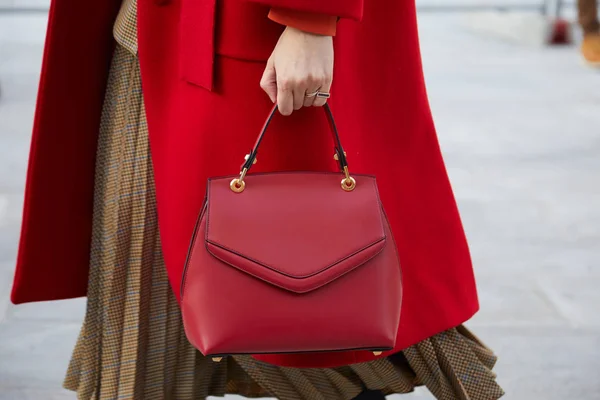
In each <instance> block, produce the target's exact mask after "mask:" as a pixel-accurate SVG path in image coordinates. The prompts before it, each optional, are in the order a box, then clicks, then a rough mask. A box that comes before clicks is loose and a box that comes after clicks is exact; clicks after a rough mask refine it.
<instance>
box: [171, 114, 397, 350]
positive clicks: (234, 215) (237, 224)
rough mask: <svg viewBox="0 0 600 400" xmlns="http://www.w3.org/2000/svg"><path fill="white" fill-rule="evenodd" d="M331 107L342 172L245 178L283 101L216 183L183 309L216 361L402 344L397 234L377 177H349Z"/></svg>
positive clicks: (200, 226)
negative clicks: (234, 171) (230, 172)
mask: <svg viewBox="0 0 600 400" xmlns="http://www.w3.org/2000/svg"><path fill="white" fill-rule="evenodd" d="M324 109H325V111H326V113H327V116H328V119H329V122H330V125H331V131H332V133H333V139H334V144H335V151H336V154H335V158H336V160H338V161H339V164H340V167H341V170H342V172H343V174H344V175H340V174H339V173H332V172H277V173H265V174H252V175H247V172H248V171H249V170H250V169H251V168H252V165H253V164H254V161H255V160H256V156H257V152H258V149H259V146H260V143H261V140H262V138H263V136H264V135H265V133H266V131H267V128H268V126H269V123H270V122H271V120H272V118H273V116H274V114H275V112H276V109H275V108H274V109H273V111H272V112H271V114H270V116H269V118H268V119H267V121H266V123H265V125H264V127H263V129H262V132H261V133H260V135H259V137H258V140H257V141H256V144H255V146H254V149H253V150H252V152H251V153H250V154H249V155H248V156H247V157H246V162H245V163H244V164H243V165H242V171H241V174H240V176H239V177H233V180H232V177H228V178H211V179H209V180H208V188H207V195H206V200H205V203H204V206H203V208H202V211H201V213H200V217H199V219H198V222H197V225H196V229H195V233H194V235H193V238H192V242H191V246H190V251H189V254H188V259H187V262H186V266H185V270H184V273H183V280H182V286H181V307H182V313H183V322H184V327H185V332H186V334H187V337H188V339H189V340H190V342H191V343H192V345H194V346H195V347H196V348H197V349H199V350H200V351H201V352H202V353H203V354H204V355H208V356H212V357H213V359H214V360H215V361H220V359H221V357H222V356H225V355H231V354H265V353H304V352H329V351H344V350H347V351H350V350H353V351H354V350H365V351H373V352H374V353H375V354H378V352H381V351H385V350H391V349H393V348H394V345H395V342H396V334H397V331H398V324H399V320H400V306H401V302H402V282H401V271H400V262H399V260H398V254H397V250H396V246H395V243H394V239H393V237H392V232H391V230H390V226H389V223H388V221H387V218H386V215H385V212H384V210H383V207H382V204H381V202H380V200H379V195H378V190H377V183H376V181H375V177H373V176H368V175H354V176H350V173H349V170H348V164H347V161H346V156H345V153H344V149H343V148H342V145H341V143H340V139H339V135H338V132H337V128H336V126H335V122H334V120H333V116H332V114H331V110H330V109H329V107H328V106H326V107H324ZM340 178H342V179H341V182H340Z"/></svg>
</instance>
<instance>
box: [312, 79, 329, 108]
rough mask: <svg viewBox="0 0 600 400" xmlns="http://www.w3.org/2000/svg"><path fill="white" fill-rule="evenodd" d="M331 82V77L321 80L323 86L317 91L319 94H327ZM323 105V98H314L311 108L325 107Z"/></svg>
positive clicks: (325, 100) (324, 99)
mask: <svg viewBox="0 0 600 400" xmlns="http://www.w3.org/2000/svg"><path fill="white" fill-rule="evenodd" d="M332 82H333V79H332V78H331V77H326V78H325V79H324V80H323V85H322V86H321V89H319V92H321V93H329V91H330V90H331V84H332ZM325 103H327V99H326V98H323V97H315V101H314V102H313V106H315V107H323V106H324V105H325Z"/></svg>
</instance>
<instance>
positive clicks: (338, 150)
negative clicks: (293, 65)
mask: <svg viewBox="0 0 600 400" xmlns="http://www.w3.org/2000/svg"><path fill="white" fill-rule="evenodd" d="M323 109H324V110H325V114H326V116H327V121H328V122H329V127H330V130H331V135H332V137H333V144H334V148H335V154H334V156H333V157H334V159H335V160H336V161H338V162H339V164H340V170H341V171H342V172H343V173H344V175H345V178H344V179H342V183H341V186H342V189H344V190H345V191H347V192H351V191H353V190H354V188H355V187H356V181H355V180H354V178H352V177H351V176H350V172H349V170H348V161H347V160H346V152H345V151H344V148H343V147H342V142H341V141H340V135H339V133H338V130H337V126H336V124H335V120H334V119H333V113H332V112H331V108H330V107H329V104H327V103H325V105H324V106H323ZM277 110H278V108H277V104H275V105H274V106H273V108H272V109H271V112H270V113H269V116H268V117H267V120H266V121H265V124H264V125H263V127H262V130H261V132H260V134H259V135H258V138H257V139H256V143H255V144H254V148H253V149H252V151H251V152H250V154H247V155H246V157H245V162H244V164H242V168H241V171H240V177H239V178H235V179H233V180H232V181H231V183H230V184H229V187H230V188H231V190H233V191H234V192H235V193H241V192H243V191H244V189H245V188H246V182H245V181H244V178H245V177H246V174H247V173H248V171H250V169H251V168H252V166H253V165H254V164H256V160H257V158H256V156H257V154H258V149H259V147H260V144H261V142H262V140H263V138H264V136H265V133H266V132H267V128H268V127H269V125H270V124H271V121H272V120H273V117H274V116H275V114H276V113H277Z"/></svg>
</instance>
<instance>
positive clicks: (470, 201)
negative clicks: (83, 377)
mask: <svg viewBox="0 0 600 400" xmlns="http://www.w3.org/2000/svg"><path fill="white" fill-rule="evenodd" d="M5 1H6V0H5ZM463 21H464V20H463V16H461V15H452V16H449V15H446V14H424V15H422V16H421V26H420V27H421V37H422V43H423V53H424V62H425V69H426V77H427V83H428V88H429V92H430V96H431V103H432V107H433V110H434V114H435V118H436V122H437V126H438V130H439V135H440V140H441V143H442V147H443V150H444V153H445V156H446V161H447V165H448V169H449V173H450V176H451V179H452V182H453V184H454V187H455V190H456V195H457V198H458V201H459V204H460V208H461V211H462V214H463V217H464V224H465V228H466V231H467V234H468V236H469V239H470V242H471V246H472V252H473V258H474V261H475V265H476V273H477V277H478V280H479V288H480V296H481V304H482V311H481V313H480V314H479V315H477V317H476V318H475V319H474V320H473V321H471V323H470V324H469V326H470V327H471V328H472V329H473V330H475V331H476V332H477V333H478V334H479V335H480V336H481V337H482V338H483V339H484V340H485V341H486V342H488V344H489V345H490V346H492V347H493V348H494V349H495V350H496V351H497V353H498V354H499V355H500V362H499V364H498V367H497V371H498V374H499V381H500V383H501V384H502V385H503V386H504V387H505V389H506V390H507V392H508V395H507V398H508V399H515V400H532V399H533V400H537V399H540V400H542V399H543V400H564V399H576V400H594V399H600V373H599V372H598V370H600V313H599V308H598V305H599V304H600V292H599V291H598V287H600V247H599V242H600V207H599V205H600V129H599V127H600V90H598V88H600V71H593V70H590V69H586V68H584V67H583V66H582V65H581V63H580V61H579V58H578V56H577V53H576V52H575V49H574V48H572V47H566V48H553V49H550V48H538V47H529V46H526V45H519V44H517V43H514V42H505V41H501V40H498V39H494V38H491V37H489V36H482V35H480V34H477V33H474V32H473V31H472V30H471V29H466V28H465V26H467V25H468V24H464V23H463ZM44 23H45V16H44V15H34V14H29V15H22V16H19V15H14V14H13V15H1V14H0V86H1V90H2V95H1V98H0V400H26V399H47V400H52V399H61V400H62V399H74V396H73V395H72V394H70V393H68V392H66V391H63V390H61V389H60V384H61V380H62V375H63V372H64V370H65V366H66V363H67V360H68V358H69V353H70V351H71V348H72V346H73V343H74V341H75V338H76V335H77V333H78V329H79V325H80V322H81V318H82V315H83V308H84V302H83V301H80V300H78V301H65V302H55V303H52V304H36V305H26V306H20V307H17V308H15V307H12V306H10V305H9V304H8V300H7V298H8V297H7V296H8V290H9V286H10V280H11V278H12V273H13V262H14V258H15V252H16V245H17V235H18V228H19V219H20V208H21V203H22V189H23V181H24V176H25V165H26V164H25V163H26V157H27V150H28V144H29V131H30V128H31V116H32V112H33V106H34V97H35V91H36V84H37V78H38V71H39V63H40V57H41V43H42V38H43V35H44ZM415 397H418V398H431V396H430V395H429V394H427V393H426V392H424V391H420V392H417V393H416V394H414V395H408V396H405V397H403V398H406V399H410V398H415Z"/></svg>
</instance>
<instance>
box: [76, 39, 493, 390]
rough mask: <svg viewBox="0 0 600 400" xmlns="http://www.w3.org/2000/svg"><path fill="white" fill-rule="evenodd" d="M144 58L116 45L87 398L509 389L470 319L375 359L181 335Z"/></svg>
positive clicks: (79, 375)
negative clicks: (212, 352)
mask: <svg viewBox="0 0 600 400" xmlns="http://www.w3.org/2000/svg"><path fill="white" fill-rule="evenodd" d="M149 147H150V145H149V141H148V127H147V123H146V116H145V112H144V105H143V101H142V86H141V80H140V71H139V63H138V59H137V56H136V55H135V53H132V52H131V49H128V48H127V47H123V46H120V45H118V46H117V48H116V50H115V54H114V58H113V63H112V67H111V72H110V76H109V81H108V88H107V92H106V99H105V104H104V109H103V115H102V120H101V128H100V137H99V143H98V154H97V166H96V180H95V199H94V221H93V232H92V246H91V258H90V277H89V287H88V303H87V311H86V316H85V321H84V324H83V327H82V330H81V333H80V336H79V338H78V340H77V344H76V347H75V350H74V352H73V357H72V359H71V362H70V365H69V369H68V372H67V376H66V379H65V383H64V385H65V387H66V388H68V389H70V390H73V391H75V392H76V393H77V396H78V398H79V399H82V400H90V399H99V400H100V399H107V400H108V399H133V400H163V399H168V400H197V399H205V398H206V397H208V396H223V395H225V394H226V393H235V394H240V395H243V396H246V397H252V398H255V397H275V398H278V399H283V400H301V399H306V400H349V399H352V398H353V397H355V396H357V395H358V394H359V393H360V392H361V391H363V390H364V389H365V388H368V389H373V390H381V391H382V392H383V393H385V394H392V393H410V392H412V391H413V390H414V388H415V387H416V386H419V385H425V386H427V388H428V389H429V390H430V391H431V392H432V393H433V395H434V396H435V397H436V398H438V399H443V400H454V399H457V400H458V399H461V400H462V399H468V400H494V399H497V398H499V397H501V396H502V394H503V392H502V389H501V388H500V387H499V386H498V385H497V383H496V381H495V374H494V373H493V372H492V367H493V366H494V364H495V362H496V357H495V356H494V354H493V353H492V352H491V350H489V349H488V348H487V347H485V345H483V344H482V343H481V342H480V341H479V339H477V338H476V337H475V336H474V335H473V334H471V333H470V332H469V331H468V330H467V329H466V328H465V327H462V326H461V327H458V328H456V329H451V330H449V331H446V332H442V333H440V334H438V335H436V336H433V337H431V338H429V339H427V340H424V341H423V342H421V343H419V344H417V345H415V346H412V347H410V348H408V349H406V350H405V351H404V352H402V353H399V354H396V355H393V356H391V357H388V358H384V359H379V360H376V361H372V362H368V363H361V364H355V365H350V366H345V367H339V368H330V369H319V368H314V369H296V368H284V367H277V366H274V365H270V364H266V363H262V362H258V361H256V360H255V359H253V358H252V357H250V356H233V357H227V358H226V359H224V360H223V362H221V363H215V362H213V361H212V360H211V359H210V358H207V357H204V356H202V354H200V353H199V352H198V351H197V350H195V349H194V348H193V347H192V346H191V344H190V343H189V342H188V340H187V339H186V337H185V333H184V330H183V325H182V320H181V314H180V310H179V306H178V304H177V301H176V299H175V296H174V294H173V292H172V290H171V288H170V286H169V282H168V278H167V273H166V269H165V265H164V261H163V256H162V253H161V245H160V237H159V234H158V220H157V210H156V196H155V188H154V180H153V170H152V161H151V157H150V148H149Z"/></svg>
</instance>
